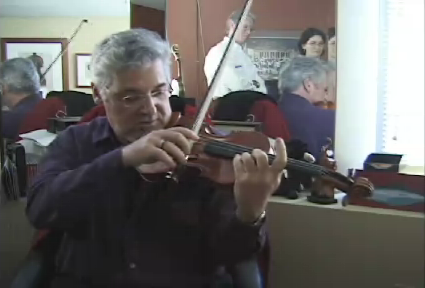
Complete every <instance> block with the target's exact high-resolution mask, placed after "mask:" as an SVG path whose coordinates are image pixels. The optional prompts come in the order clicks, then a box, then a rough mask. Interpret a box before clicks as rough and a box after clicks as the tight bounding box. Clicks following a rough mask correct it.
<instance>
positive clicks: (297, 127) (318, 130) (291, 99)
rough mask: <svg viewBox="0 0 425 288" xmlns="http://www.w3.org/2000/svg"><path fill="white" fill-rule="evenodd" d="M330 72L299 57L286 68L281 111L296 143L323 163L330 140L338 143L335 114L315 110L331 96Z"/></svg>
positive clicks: (313, 60)
mask: <svg viewBox="0 0 425 288" xmlns="http://www.w3.org/2000/svg"><path fill="white" fill-rule="evenodd" d="M328 83H329V82H328V70H327V67H326V66H325V64H324V62H323V61H321V60H320V59H317V58H312V57H305V56H299V57H295V58H293V59H292V60H291V61H290V62H289V63H287V64H286V65H285V66H283V67H282V70H281V73H280V76H279V89H280V92H281V93H282V95H281V99H280V103H279V108H280V109H281V111H282V112H283V114H284V115H285V117H286V120H287V122H288V126H289V131H290V133H291V136H292V138H293V139H298V140H300V141H302V142H304V143H306V144H307V149H308V151H310V152H311V154H312V155H313V156H314V157H315V158H316V159H320V152H321V149H322V147H323V146H324V145H326V144H328V139H329V138H330V139H332V140H333V139H334V134H335V110H327V109H323V108H321V107H318V106H315V105H314V103H316V102H319V101H323V100H324V99H326V98H327V93H328Z"/></svg>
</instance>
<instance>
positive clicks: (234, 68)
mask: <svg viewBox="0 0 425 288" xmlns="http://www.w3.org/2000/svg"><path fill="white" fill-rule="evenodd" d="M240 15H241V12H240V11H235V12H233V13H232V14H231V15H230V17H229V18H228V19H227V22H226V32H227V35H226V36H225V37H224V39H223V40H222V41H221V42H220V43H218V44H217V45H215V46H214V47H212V48H211V49H210V51H209V52H208V54H207V56H206V57H205V65H204V72H205V76H206V78H207V83H208V85H210V84H211V81H212V79H213V77H214V73H215V71H216V69H217V67H218V65H219V63H220V61H221V58H222V56H223V54H224V51H225V50H226V46H227V43H228V42H229V40H230V36H231V35H232V33H233V31H234V29H235V28H236V23H237V21H238V19H239V17H240ZM254 22H255V16H254V15H253V14H252V13H249V14H248V16H247V17H246V20H245V21H244V23H241V25H242V27H241V29H240V33H238V34H237V35H235V38H234V39H235V44H234V45H233V46H232V48H231V49H230V53H231V54H230V55H229V56H230V58H229V61H228V62H227V64H226V66H225V67H224V68H223V69H224V70H223V75H222V77H221V78H220V79H219V82H218V85H217V90H215V93H214V94H215V95H214V99H216V98H219V97H222V96H224V95H226V94H228V93H230V92H233V91H243V90H253V91H258V92H262V93H265V94H266V93H267V89H266V86H265V84H264V80H263V79H262V78H261V77H260V76H259V75H258V70H257V67H256V66H255V65H254V63H252V61H251V59H250V58H249V56H248V55H247V54H246V53H245V51H244V50H243V48H242V45H243V44H244V43H245V42H246V41H247V40H248V38H249V36H250V34H251V31H252V29H253V26H254Z"/></svg>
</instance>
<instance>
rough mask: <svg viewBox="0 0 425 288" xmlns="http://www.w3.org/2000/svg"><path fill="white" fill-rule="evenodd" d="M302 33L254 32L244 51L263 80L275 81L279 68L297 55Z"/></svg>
mask: <svg viewBox="0 0 425 288" xmlns="http://www.w3.org/2000/svg"><path fill="white" fill-rule="evenodd" d="M301 33H302V31H254V32H253V33H252V35H251V37H250V38H249V39H248V41H247V42H246V44H245V47H244V48H245V50H246V52H247V54H248V55H249V57H250V58H251V59H252V61H253V62H254V64H255V66H257V68H258V72H259V74H260V76H261V77H262V78H263V79H264V80H266V81H267V80H276V79H277V77H278V74H279V70H280V67H281V66H282V65H283V64H284V63H286V62H287V61H288V60H289V59H291V58H292V57H294V56H295V55H298V54H299V53H298V48H297V44H298V39H299V37H300V35H301Z"/></svg>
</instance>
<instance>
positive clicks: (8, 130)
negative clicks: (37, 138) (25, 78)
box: [1, 95, 43, 140]
mask: <svg viewBox="0 0 425 288" xmlns="http://www.w3.org/2000/svg"><path fill="white" fill-rule="evenodd" d="M41 100H43V98H42V97H41V96H40V95H31V96H27V97H25V98H24V99H22V100H21V101H20V102H19V103H18V104H16V105H15V107H13V108H11V109H10V110H8V111H2V114H3V118H2V121H1V122H2V123H1V125H2V133H3V135H2V136H3V137H4V138H6V139H10V140H16V138H18V136H19V129H20V128H21V123H22V121H23V120H24V119H25V117H26V116H27V115H28V113H29V112H31V111H32V110H33V109H34V107H35V106H36V105H37V103H38V102H40V101H41Z"/></svg>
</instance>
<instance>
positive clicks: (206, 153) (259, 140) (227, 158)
mask: <svg viewBox="0 0 425 288" xmlns="http://www.w3.org/2000/svg"><path fill="white" fill-rule="evenodd" d="M173 122H174V123H173ZM171 123H172V124H174V125H172V126H183V127H186V128H190V126H191V125H192V124H193V120H192V119H190V118H188V117H184V116H181V115H179V114H178V113H174V114H173V117H172V120H171ZM199 136H200V137H201V138H202V141H199V142H196V143H194V144H193V146H192V151H191V154H190V155H188V158H187V160H188V163H187V166H188V167H191V168H195V169H198V170H199V173H200V175H201V176H204V177H206V178H209V179H211V180H212V181H214V182H215V183H219V184H224V185H228V184H233V183H234V182H235V174H234V170H233V162H232V160H233V158H234V155H235V154H234V153H233V151H226V149H227V147H226V146H224V145H226V144H229V143H230V144H234V145H241V146H246V147H250V148H251V149H261V150H263V151H264V152H266V153H268V152H269V151H270V148H271V147H270V142H269V140H268V138H267V137H266V136H264V135H263V134H261V133H260V132H248V131H238V132H231V133H223V131H220V130H217V129H215V128H214V127H212V126H210V125H208V124H204V125H203V128H202V129H201V131H200V133H199ZM211 143H214V144H213V145H212V144H211ZM220 143H223V144H224V145H220ZM226 152H229V153H226ZM247 152H248V151H247ZM192 173H193V172H192Z"/></svg>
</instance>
